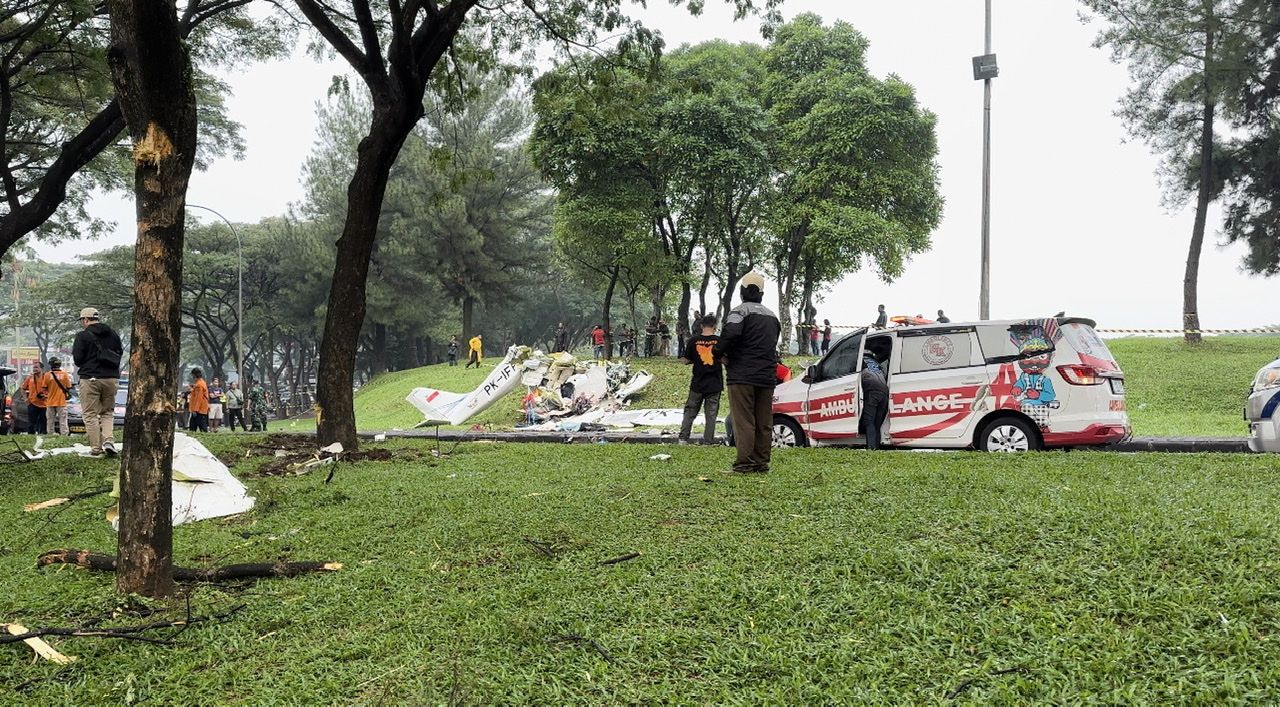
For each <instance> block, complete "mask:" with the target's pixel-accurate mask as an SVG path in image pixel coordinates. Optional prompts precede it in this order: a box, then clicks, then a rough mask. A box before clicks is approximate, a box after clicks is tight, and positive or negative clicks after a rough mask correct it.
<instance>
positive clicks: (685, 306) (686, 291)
mask: <svg viewBox="0 0 1280 707" xmlns="http://www.w3.org/2000/svg"><path fill="white" fill-rule="evenodd" d="M691 304H693V287H692V286H691V285H690V284H689V280H688V279H685V280H682V281H681V282H680V309H679V310H678V311H679V315H678V317H677V319H679V320H680V331H679V332H678V336H676V342H677V345H678V346H679V347H680V348H678V349H676V351H684V345H685V342H686V341H688V340H689V332H690V331H691V330H692V329H693V321H692V320H690V319H689V305H691Z"/></svg>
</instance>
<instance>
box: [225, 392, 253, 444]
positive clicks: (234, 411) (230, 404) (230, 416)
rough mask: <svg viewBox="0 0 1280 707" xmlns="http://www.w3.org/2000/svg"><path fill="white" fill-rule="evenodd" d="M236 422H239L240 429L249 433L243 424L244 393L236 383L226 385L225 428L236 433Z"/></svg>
mask: <svg viewBox="0 0 1280 707" xmlns="http://www.w3.org/2000/svg"><path fill="white" fill-rule="evenodd" d="M236 420H239V421H240V429H242V430H244V431H245V432H248V431H249V427H248V426H247V425H245V424H244V393H243V392H242V391H241V390H240V385H239V384H238V383H230V384H228V385H227V426H228V427H230V428H231V431H232V432H235V431H236Z"/></svg>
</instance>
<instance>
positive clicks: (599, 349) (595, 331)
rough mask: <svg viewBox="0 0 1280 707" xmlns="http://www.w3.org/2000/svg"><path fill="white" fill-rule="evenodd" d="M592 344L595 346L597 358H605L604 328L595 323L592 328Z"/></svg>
mask: <svg viewBox="0 0 1280 707" xmlns="http://www.w3.org/2000/svg"><path fill="white" fill-rule="evenodd" d="M591 344H592V346H593V349H594V352H595V357H596V360H597V361H599V360H601V359H603V358H604V329H603V328H601V326H600V325H599V324H597V325H595V327H594V328H592V330H591Z"/></svg>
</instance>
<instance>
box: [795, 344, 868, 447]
mask: <svg viewBox="0 0 1280 707" xmlns="http://www.w3.org/2000/svg"><path fill="white" fill-rule="evenodd" d="M863 339H864V336H863V335H862V334H857V335H851V336H846V337H844V338H843V339H840V340H839V341H837V342H836V344H835V346H833V347H832V349H831V351H830V352H829V353H827V355H826V356H824V357H823V358H822V360H821V361H819V362H818V363H817V364H816V365H814V366H813V369H812V372H811V376H810V380H809V393H808V399H807V400H806V401H805V413H806V414H805V426H804V427H805V430H804V431H805V434H806V435H808V437H809V439H811V440H813V441H815V442H818V443H821V444H851V443H853V442H854V441H855V440H856V439H857V437H858V407H859V406H858V402H859V401H858V396H859V395H860V394H861V390H860V388H859V385H858V375H857V373H858V370H859V368H860V367H859V365H858V363H859V362H860V361H861V360H862V345H863Z"/></svg>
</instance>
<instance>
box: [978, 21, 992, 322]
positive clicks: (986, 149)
mask: <svg viewBox="0 0 1280 707" xmlns="http://www.w3.org/2000/svg"><path fill="white" fill-rule="evenodd" d="M986 35H987V41H986V51H985V53H986V54H991V0H987V32H986ZM982 83H983V86H982V92H983V98H982V284H981V289H980V291H979V295H978V316H979V318H981V319H983V320H987V319H990V318H991V79H990V78H987V79H984V80H983V82H982Z"/></svg>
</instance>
